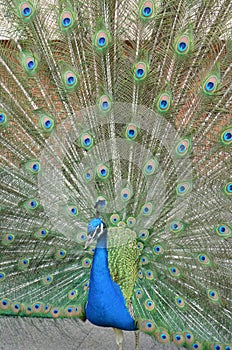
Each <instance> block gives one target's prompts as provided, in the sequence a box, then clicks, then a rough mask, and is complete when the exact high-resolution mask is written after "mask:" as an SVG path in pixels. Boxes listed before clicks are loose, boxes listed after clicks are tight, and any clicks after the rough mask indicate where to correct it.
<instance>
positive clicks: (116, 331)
mask: <svg viewBox="0 0 232 350" xmlns="http://www.w3.org/2000/svg"><path fill="white" fill-rule="evenodd" d="M113 330H114V336H115V340H116V343H117V345H118V350H122V343H123V331H122V330H121V329H118V328H113Z"/></svg>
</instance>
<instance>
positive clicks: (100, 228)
mask: <svg viewBox="0 0 232 350" xmlns="http://www.w3.org/2000/svg"><path fill="white" fill-rule="evenodd" d="M105 233H106V224H105V223H104V222H103V221H102V219H101V218H100V217H97V218H94V219H92V220H91V221H90V222H89V224H88V237H87V241H86V243H85V248H87V247H88V246H89V245H90V244H92V242H93V241H94V240H98V239H99V238H100V237H101V236H102V235H103V234H105Z"/></svg>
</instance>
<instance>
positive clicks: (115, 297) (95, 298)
mask: <svg viewBox="0 0 232 350" xmlns="http://www.w3.org/2000/svg"><path fill="white" fill-rule="evenodd" d="M106 240H107V234H105V235H103V237H101V239H99V240H98V243H97V247H96V249H95V253H94V257H93V263H92V269H91V275H90V286H89V295H88V302H87V305H86V317H87V319H88V320H89V321H90V322H92V323H93V324H95V325H97V326H102V327H114V328H119V329H124V330H128V331H130V330H136V329H137V328H136V326H135V322H134V320H133V319H132V317H131V316H130V313H129V312H128V310H127V307H126V305H125V304H126V303H125V299H124V297H123V294H122V292H121V289H120V287H119V285H118V284H117V283H115V282H114V281H113V280H112V278H111V276H110V271H109V268H108V252H107V249H106Z"/></svg>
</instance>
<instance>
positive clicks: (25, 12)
mask: <svg viewBox="0 0 232 350" xmlns="http://www.w3.org/2000/svg"><path fill="white" fill-rule="evenodd" d="M22 14H23V16H24V17H28V16H30V14H31V8H30V7H29V6H27V7H24V8H23V10H22Z"/></svg>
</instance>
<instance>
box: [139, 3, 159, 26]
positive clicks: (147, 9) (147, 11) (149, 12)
mask: <svg viewBox="0 0 232 350" xmlns="http://www.w3.org/2000/svg"><path fill="white" fill-rule="evenodd" d="M139 16H140V18H141V19H142V20H143V21H145V22H146V21H148V20H151V19H152V18H154V16H155V4H154V1H142V2H141V4H140V6H139Z"/></svg>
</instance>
